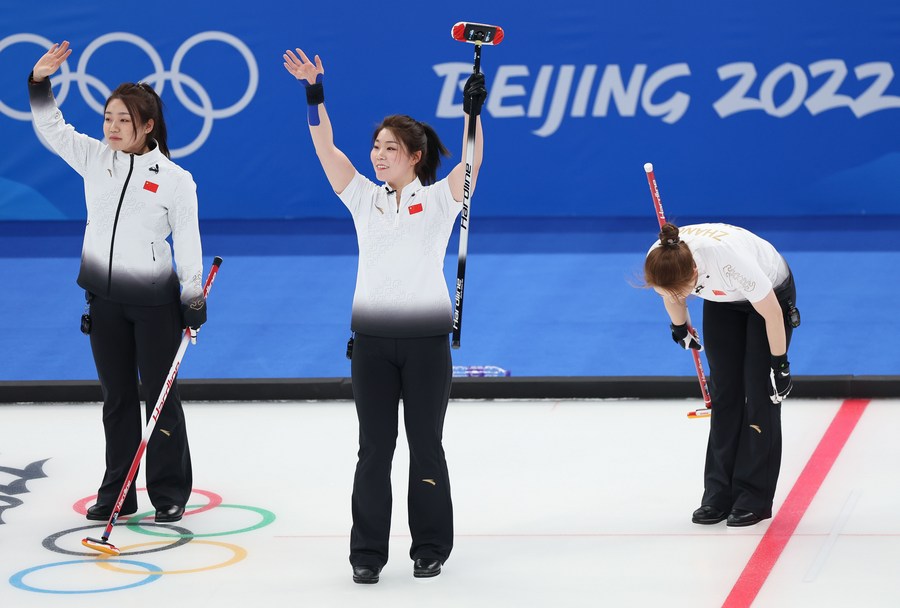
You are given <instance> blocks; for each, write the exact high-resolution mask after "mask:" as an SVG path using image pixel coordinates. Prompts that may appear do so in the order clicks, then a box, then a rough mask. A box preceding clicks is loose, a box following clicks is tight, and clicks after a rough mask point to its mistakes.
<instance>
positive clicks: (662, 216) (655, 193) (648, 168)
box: [644, 163, 712, 409]
mask: <svg viewBox="0 0 900 608" xmlns="http://www.w3.org/2000/svg"><path fill="white" fill-rule="evenodd" d="M644 171H645V172H646V173H647V185H649V186H650V196H651V197H653V206H654V207H655V208H656V219H657V221H659V228H660V229H662V227H663V225H664V224H665V223H666V213H665V211H663V206H662V199H661V198H660V196H659V186H658V185H657V184H656V175H654V174H653V165H652V164H651V163H646V164H645V165H644ZM685 314H686V315H687V329H688V331H689V332H690V333H691V334H692V335H695V336H696V335H697V334H696V333H695V332H694V328H693V327H692V326H691V317H690V313H689V312H688V311H687V310H685ZM689 350H690V351H691V355H693V357H694V367H695V368H697V380H698V381H699V382H700V392H701V394H702V395H703V403H704V404H706V408H707V409H709V408H710V407H712V400H711V399H710V397H709V389H708V387H707V385H706V374H705V373H704V372H703V362H702V361H701V360H700V352H699V351H697V350H694V349H693V348H691V349H689Z"/></svg>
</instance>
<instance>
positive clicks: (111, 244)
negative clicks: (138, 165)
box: [106, 154, 134, 297]
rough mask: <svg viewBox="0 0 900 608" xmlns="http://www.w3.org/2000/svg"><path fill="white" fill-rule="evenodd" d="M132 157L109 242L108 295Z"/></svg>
mask: <svg viewBox="0 0 900 608" xmlns="http://www.w3.org/2000/svg"><path fill="white" fill-rule="evenodd" d="M129 158H130V159H131V161H130V164H129V166H128V175H127V176H126V177H125V185H123V186H122V194H120V195H119V206H118V207H116V219H115V221H113V230H112V238H111V239H110V242H109V274H108V275H107V278H106V295H107V297H108V296H109V295H110V294H111V293H112V269H113V250H115V248H116V229H117V228H118V226H119V213H120V212H121V211H122V202H123V201H124V200H125V190H126V189H128V182H129V181H130V180H131V172H132V171H134V154H130V155H129Z"/></svg>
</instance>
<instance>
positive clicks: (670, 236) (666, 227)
mask: <svg viewBox="0 0 900 608" xmlns="http://www.w3.org/2000/svg"><path fill="white" fill-rule="evenodd" d="M659 242H660V244H661V245H662V246H664V247H678V244H679V243H681V237H680V236H678V226H676V225H675V224H669V223H668V222H667V223H665V224H663V225H662V228H661V229H660V231H659Z"/></svg>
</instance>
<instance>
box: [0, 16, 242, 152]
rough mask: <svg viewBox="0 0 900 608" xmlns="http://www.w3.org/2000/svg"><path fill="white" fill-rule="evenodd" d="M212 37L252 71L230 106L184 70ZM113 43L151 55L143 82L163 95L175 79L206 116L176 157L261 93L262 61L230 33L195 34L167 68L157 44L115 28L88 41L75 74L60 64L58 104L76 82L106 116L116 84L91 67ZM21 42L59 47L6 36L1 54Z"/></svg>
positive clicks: (19, 114) (189, 105)
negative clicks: (216, 101)
mask: <svg viewBox="0 0 900 608" xmlns="http://www.w3.org/2000/svg"><path fill="white" fill-rule="evenodd" d="M209 41H218V42H223V43H225V44H228V45H230V46H231V47H232V48H234V49H235V50H236V51H237V52H238V53H240V55H241V57H243V59H244V61H245V62H246V63H247V70H248V72H249V78H248V81H247V88H246V89H245V90H244V93H243V95H242V96H241V98H240V99H238V100H237V101H236V102H235V103H233V104H232V105H230V106H228V107H226V108H220V109H216V108H214V107H213V103H212V100H211V99H210V97H209V93H207V91H206V89H205V88H204V87H203V86H202V85H201V84H200V83H199V82H198V81H197V80H196V79H194V78H192V77H191V76H188V75H187V74H182V73H181V71H180V70H181V63H182V61H184V58H185V56H186V55H187V53H188V51H190V50H191V49H193V48H194V47H195V46H197V45H198V44H200V43H202V42H209ZM111 42H125V43H130V44H133V45H134V46H136V47H137V48H138V49H140V50H142V51H143V52H144V53H146V55H147V57H148V58H149V59H150V63H151V64H152V66H153V72H152V73H150V74H147V75H145V76H144V77H143V78H141V79H140V81H143V82H146V83H148V84H150V85H152V86H153V88H154V89H155V90H156V92H157V93H158V94H159V95H160V96H162V94H163V90H164V89H165V86H166V83H167V82H169V81H171V83H172V89H173V91H174V93H175V97H176V98H178V101H179V102H181V104H182V105H183V106H184V107H185V109H187V110H188V111H189V112H191V113H192V114H194V115H196V116H199V117H200V118H202V119H203V125H202V126H201V128H200V133H199V134H198V135H197V137H196V138H194V140H193V141H192V142H191V143H189V144H188V145H186V146H184V147H182V148H177V149H173V150H171V151H170V152H171V155H172V158H180V157H183V156H188V155H190V154H193V153H194V152H196V151H197V150H198V149H200V147H201V146H202V145H203V144H204V143H205V142H206V140H207V138H208V137H209V134H210V133H211V132H212V125H213V121H214V120H215V119H217V118H229V117H231V116H234V115H235V114H237V113H239V112H241V111H242V110H243V109H244V108H246V107H247V105H249V103H250V101H251V100H252V99H253V96H254V95H255V94H256V89H257V87H258V85H259V66H258V65H257V64H256V58H255V57H254V56H253V53H252V51H251V50H250V47H248V46H247V45H246V44H245V43H244V42H243V41H242V40H241V39H240V38H238V37H236V36H234V35H232V34H229V33H227V32H219V31H207V32H200V33H198V34H194V35H193V36H191V37H190V38H188V39H187V40H185V41H184V42H183V43H182V44H181V46H179V47H178V50H176V51H175V55H174V56H173V57H172V64H171V66H170V67H169V69H168V70H167V69H165V66H164V64H163V60H162V57H160V55H159V53H158V52H157V50H156V48H154V47H153V45H152V44H150V43H149V42H148V41H147V40H145V39H144V38H141V37H140V36H137V35H135V34H130V33H128V32H112V33H109V34H104V35H103V36H100V37H99V38H97V39H96V40H94V41H93V42H91V43H90V44H88V45H87V47H86V48H85V49H84V51H83V52H82V53H81V56H80V57H79V59H78V65H77V67H76V69H75V71H74V72H73V71H72V70H71V68H70V67H69V65H68V64H69V62H68V61H66V62H64V63H63V64H62V65H61V66H60V73H59V74H58V75H55V76H54V77H53V84H58V85H60V89H59V93H57V94H56V102H57V104H58V105H59V106H60V107H61V106H62V104H63V101H65V99H66V97H67V96H68V95H69V92H70V88H71V84H72V83H73V82H74V83H76V84H77V85H78V91H79V92H80V93H81V96H82V97H83V98H84V101H85V103H87V105H88V106H89V107H91V108H92V109H93V110H95V111H96V112H97V113H98V114H100V115H102V114H103V106H104V104H105V102H106V98H107V97H109V94H110V93H111V92H112V88H111V87H109V86H107V85H106V83H104V82H103V81H102V80H100V79H99V78H97V77H95V76H92V75H90V74H88V71H87V67H88V62H89V61H90V59H91V56H92V55H93V54H94V53H95V52H96V51H97V50H98V49H100V48H101V47H102V46H104V45H106V44H109V43H111ZM19 43H30V44H36V45H38V46H40V47H42V48H43V49H44V50H46V49H48V48H50V47H51V46H52V45H53V42H52V41H51V40H48V39H47V38H44V37H43V36H39V35H37V34H28V33H20V34H12V35H10V36H7V37H6V38H3V39H2V40H0V52H3V50H4V49H6V48H7V47H9V46H12V45H14V44H19ZM185 86H187V88H189V89H190V90H191V91H192V92H193V93H194V95H196V96H197V98H198V99H199V100H200V105H197V104H196V103H195V102H194V101H193V100H192V99H191V98H190V97H188V95H187V94H186V93H185V90H184V87H185ZM91 87H93V88H94V89H96V90H97V91H98V92H99V93H100V94H101V95H102V96H103V99H102V100H98V99H97V98H95V97H94V95H93V93H92V92H91ZM0 112H2V113H3V114H5V115H6V116H9V117H10V118H13V119H16V120H22V121H31V112H30V111H21V110H15V109H14V108H11V107H9V106H8V105H6V104H5V103H3V101H0Z"/></svg>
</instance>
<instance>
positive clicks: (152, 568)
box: [9, 488, 276, 594]
mask: <svg viewBox="0 0 900 608" xmlns="http://www.w3.org/2000/svg"><path fill="white" fill-rule="evenodd" d="M141 490H143V488H141ZM193 494H199V495H202V496H205V497H206V498H207V499H208V502H207V503H206V504H205V505H202V506H198V505H188V506H187V507H186V509H187V510H186V511H185V514H186V515H187V514H199V513H204V512H207V511H210V510H213V509H218V508H225V509H239V510H245V511H251V512H253V513H256V514H257V515H259V516H260V521H259V522H257V523H255V524H252V525H250V526H247V527H243V528H239V529H234V530H225V531H222V532H210V533H204V534H195V533H193V532H191V530H189V529H187V528H184V527H182V526H180V525H178V526H177V525H173V524H156V523H154V522H152V521H141V520H142V519H143V518H145V517H149V516H150V515H151V514H152V511H149V512H146V513H138V514H135V515H132V516H131V518H130V519H129V520H128V522H127V523H126V524H125V525H126V529H129V530H132V531H134V532H139V533H141V534H148V535H151V536H162V537H164V539H163V540H153V541H148V542H144V543H136V544H131V545H126V546H122V547H120V550H121V553H120V555H119V556H116V557H110V556H107V555H98V554H97V553H95V552H80V551H72V550H69V549H64V548H63V547H60V546H59V543H58V541H59V539H60V538H62V537H64V536H66V535H69V534H73V533H79V534H78V536H81V532H82V531H84V530H89V529H96V528H101V529H102V528H105V524H102V523H96V524H90V525H87V526H80V527H77V528H70V529H68V530H62V531H60V532H56V533H54V534H51V535H50V536H48V537H47V538H45V539H44V541H43V542H42V546H43V547H44V548H45V549H48V550H49V551H52V552H54V553H62V554H64V555H75V556H79V557H82V559H76V560H69V561H62V562H52V563H47V564H42V565H39V566H33V567H30V568H26V569H24V570H21V571H19V572H17V573H16V574H13V575H12V576H11V577H10V578H9V584H10V585H12V586H13V587H17V588H19V589H22V590H24V591H32V592H36V593H53V594H87V593H105V592H110V591H121V590H125V589H131V588H134V587H138V586H141V585H146V584H147V583H152V582H154V581H157V580H159V579H160V578H161V577H162V576H164V575H174V574H192V573H196V572H204V571H206V570H215V569H219V568H225V567H227V566H231V565H233V564H236V563H238V562H240V561H241V560H243V559H245V558H246V557H247V550H246V549H245V548H243V547H241V546H239V545H235V544H232V543H226V542H221V541H213V540H201V539H200V537H211V536H227V535H233V534H241V533H243V532H249V531H251V530H258V529H260V528H263V527H265V526H268V525H269V524H271V523H272V522H273V521H275V518H276V516H275V514H274V513H273V512H271V511H269V510H267V509H263V508H260V507H252V506H248V505H235V504H222V497H221V496H220V495H219V494H216V493H215V492H209V491H205V490H198V489H195V490H193ZM94 498H95V497H94V496H88V497H86V498H82V499H79V500H78V501H77V502H75V504H74V505H72V507H73V509H75V511H76V512H78V513H79V514H82V515H83V514H84V513H85V510H84V509H85V505H86V504H87V503H88V502H90V501H91V500H93V499H94ZM180 523H181V524H184V521H182V522H180ZM155 528H165V529H167V530H170V531H171V533H168V532H167V533H162V532H159V531H156V530H155ZM187 544H195V545H205V546H212V547H221V548H223V549H226V550H227V551H229V552H230V555H228V556H226V558H225V559H224V560H223V561H218V562H216V563H214V564H211V565H207V566H199V567H195V568H181V569H178V570H166V569H163V568H162V567H159V566H157V565H155V564H151V563H147V562H143V561H136V560H133V559H123V558H126V557H133V556H136V555H145V554H149V553H155V554H157V555H159V554H160V552H163V551H168V550H169V549H176V548H178V547H182V546H184V545H187ZM85 557H88V558H92V559H83V558H85ZM74 564H93V565H95V566H99V567H100V568H101V569H103V570H105V571H108V572H113V573H117V574H127V575H130V576H131V577H134V575H143V574H146V576H145V577H144V578H141V579H139V580H137V581H134V582H130V583H129V584H126V585H114V586H111V587H102V588H94V589H77V588H76V589H60V588H53V587H55V586H53V585H46V584H44V585H43V586H38V585H37V584H30V583H28V582H26V580H25V579H26V577H28V576H29V575H32V574H33V573H36V572H39V571H43V570H48V569H50V568H56V567H62V566H72V565H74ZM122 565H130V566H133V567H134V568H133V569H132V568H124V567H122Z"/></svg>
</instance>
